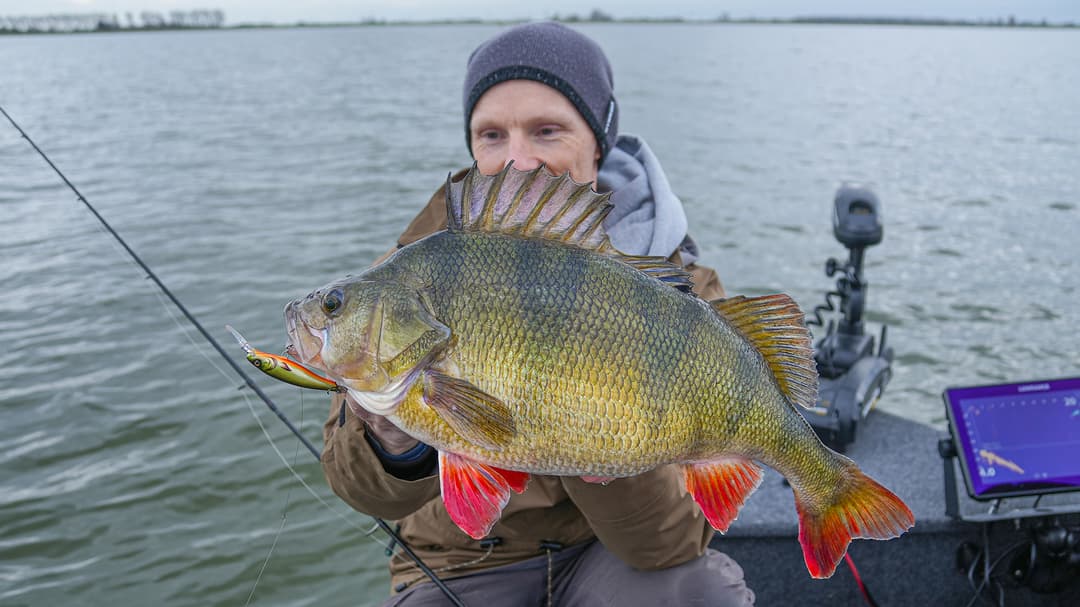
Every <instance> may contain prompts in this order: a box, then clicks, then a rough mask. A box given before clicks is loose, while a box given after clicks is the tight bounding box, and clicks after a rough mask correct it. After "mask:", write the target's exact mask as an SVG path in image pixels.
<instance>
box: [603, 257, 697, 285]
mask: <svg viewBox="0 0 1080 607" xmlns="http://www.w3.org/2000/svg"><path fill="white" fill-rule="evenodd" d="M620 259H622V260H623V261H624V262H626V263H628V264H630V265H631V266H634V267H635V268H637V269H638V270H639V271H641V272H644V273H646V274H648V275H649V276H652V277H653V278H656V279H659V280H661V281H663V282H665V283H667V284H669V285H671V286H673V287H675V288H676V289H678V290H680V291H683V292H685V293H690V292H691V291H692V290H693V289H694V281H693V280H691V279H690V272H687V271H686V269H685V268H680V267H679V266H677V265H675V264H673V263H671V262H670V261H668V260H666V259H664V258H663V257H648V256H641V257H638V256H634V255H623V256H622V257H620Z"/></svg>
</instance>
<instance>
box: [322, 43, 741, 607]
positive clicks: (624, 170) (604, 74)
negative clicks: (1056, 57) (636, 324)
mask: <svg viewBox="0 0 1080 607" xmlns="http://www.w3.org/2000/svg"><path fill="white" fill-rule="evenodd" d="M464 106H465V127H466V142H467V144H468V145H469V149H470V152H471V153H472V155H473V157H474V159H475V160H476V163H477V165H478V168H479V169H480V171H481V172H482V173H485V174H494V173H497V172H498V171H500V170H501V169H502V168H503V167H505V166H506V165H507V164H509V163H511V162H513V164H514V167H515V168H518V169H532V168H536V167H538V166H540V165H544V166H546V167H547V169H548V170H550V171H551V172H552V173H554V174H556V175H561V174H563V173H566V172H569V173H570V175H571V177H573V178H574V179H575V180H577V181H579V182H596V183H597V184H598V189H600V190H601V191H603V190H610V191H612V192H613V197H612V201H613V203H614V209H613V211H612V212H611V214H610V215H609V216H608V218H607V220H606V221H605V227H606V228H607V231H608V233H609V236H610V238H611V240H612V244H614V245H615V247H616V248H618V249H619V250H621V251H623V252H625V253H628V254H634V255H655V256H663V257H669V258H671V259H672V260H673V261H674V262H676V263H678V264H680V265H685V266H686V268H687V269H688V270H689V271H690V272H691V274H692V276H693V279H694V283H695V287H694V290H695V292H697V293H698V295H700V296H702V297H703V298H706V299H714V298H716V297H721V296H722V295H723V288H722V287H721V285H720V282H719V280H718V278H717V276H716V273H715V272H714V271H712V270H711V269H708V268H705V267H702V266H699V265H697V264H695V263H694V261H695V259H696V246H695V245H694V243H693V241H692V240H691V239H690V238H689V237H688V236H687V234H686V216H685V213H684V212H683V209H682V204H681V202H680V201H679V199H678V198H677V197H675V195H674V194H673V193H672V192H671V190H670V187H669V186H668V183H667V178H666V177H665V175H664V172H663V169H661V167H660V164H659V162H658V161H657V160H656V158H655V156H653V154H652V152H651V151H650V150H649V148H648V146H647V145H645V143H644V142H643V141H641V140H640V139H637V138H635V137H632V136H625V135H624V136H617V129H618V107H617V105H616V103H615V98H614V96H613V87H612V76H611V68H610V65H609V64H608V61H607V58H606V57H605V56H604V54H603V51H602V50H601V49H600V47H599V46H598V45H596V43H595V42H593V41H592V40H590V39H588V38H586V37H585V36H583V35H581V34H579V33H577V32H575V31H574V30H571V29H569V28H567V27H564V26H562V25H559V24H556V23H534V24H527V25H522V26H518V27H514V28H511V29H509V30H507V31H505V32H503V33H502V34H500V35H498V36H496V37H495V38H493V39H491V40H489V41H487V42H486V43H484V44H482V45H481V46H480V47H479V48H477V49H476V51H474V52H473V54H472V56H471V57H470V58H469V63H468V69H467V73H466V76H465V87H464ZM444 195H445V193H444V192H443V191H442V190H440V191H439V192H437V193H436V194H435V196H434V197H433V198H432V200H431V202H429V203H428V205H427V207H426V208H425V209H424V210H423V211H421V212H420V214H419V215H418V216H417V217H416V219H414V220H413V222H412V223H411V224H410V225H409V227H408V229H407V230H406V231H405V233H404V234H403V235H402V237H401V238H400V239H399V242H398V246H399V247H401V246H405V245H408V244H409V243H411V242H413V241H415V240H418V239H419V238H422V237H423V236H426V235H428V234H430V233H432V232H435V231H437V230H441V229H443V228H445V226H446V214H445V213H446V210H445V201H444ZM339 405H340V401H338V402H337V403H335V406H333V407H332V411H331V416H330V420H329V421H328V422H327V423H326V425H325V428H324V437H325V440H326V447H325V449H324V451H323V469H324V472H325V474H326V478H327V481H328V482H329V483H330V486H331V487H332V488H333V489H334V491H335V492H336V493H337V494H338V495H339V496H340V497H341V498H342V499H343V500H345V501H346V502H347V503H349V504H350V505H351V506H352V507H354V508H356V509H357V510H360V511H361V512H365V513H368V514H371V515H373V516H379V517H382V518H388V519H395V520H399V521H400V524H401V535H402V537H403V539H404V541H405V542H406V543H408V544H409V546H410V547H411V548H412V549H413V550H414V551H415V552H416V553H417V554H418V555H419V556H420V557H421V558H422V559H423V560H424V561H425V562H426V563H427V565H428V566H429V567H431V568H432V569H434V570H435V571H436V573H438V574H439V576H440V577H441V578H443V579H444V580H446V583H447V585H448V586H449V587H450V588H451V589H452V590H453V591H454V592H455V594H457V596H459V597H460V598H461V599H462V600H463V601H464V602H465V603H466V604H470V605H481V604H484V605H542V604H552V603H554V604H559V605H596V604H612V605H653V604H671V605H689V604H698V605H749V604H752V603H753V599H754V595H753V593H752V592H751V591H750V590H749V589H747V587H746V585H745V583H744V581H743V574H742V570H741V569H740V568H739V566H738V565H737V564H736V563H735V562H734V561H732V560H731V559H730V558H728V557H727V556H726V555H724V554H722V553H719V552H716V551H712V550H707V546H708V543H709V540H710V538H711V537H712V535H713V530H712V528H711V527H710V526H709V524H708V522H707V521H706V520H705V518H704V516H702V515H701V513H700V511H699V510H698V507H697V505H696V504H695V503H694V501H693V499H692V498H691V497H690V496H689V495H688V494H687V493H686V491H685V490H684V488H683V480H682V474H681V473H680V472H679V471H678V470H677V469H676V468H675V467H673V466H664V467H661V468H658V469H656V470H652V471H650V472H647V473H645V474H642V475H640V476H636V477H632V478H622V479H616V480H614V481H612V482H611V483H609V484H607V485H599V484H595V483H586V482H584V481H583V480H581V479H579V478H570V477H545V476H533V478H532V480H531V482H530V484H529V487H528V489H527V490H526V491H525V492H524V493H522V494H520V495H517V494H515V495H513V496H512V497H511V498H510V502H509V503H508V504H507V506H506V508H505V509H504V510H503V513H502V518H501V519H500V520H499V522H498V523H496V525H495V526H494V528H493V529H492V530H491V534H490V536H489V537H488V538H485V539H484V540H480V541H476V540H473V539H472V538H470V537H469V536H467V535H466V534H465V533H463V532H462V531H461V530H460V529H458V527H457V526H456V525H455V524H454V523H453V522H452V521H451V520H450V518H449V515H448V514H447V513H446V510H445V507H444V506H443V503H442V500H441V499H440V497H439V484H438V476H437V474H438V471H437V466H436V454H435V451H434V449H432V448H431V447H429V446H427V445H425V444H422V443H420V442H418V441H417V440H416V439H413V438H412V437H410V436H409V435H407V434H405V433H404V432H402V431H401V430H399V429H397V428H396V427H395V426H394V425H393V424H392V423H390V422H389V421H387V420H386V419H384V418H382V417H379V416H377V415H373V414H371V413H369V412H367V411H365V410H363V409H362V408H361V407H359V406H358V405H356V403H353V402H351V401H350V402H349V405H350V406H349V407H348V414H347V415H346V417H345V421H344V424H340V423H339V419H340V418H339ZM390 569H391V576H392V584H393V587H394V590H395V595H394V596H392V597H391V598H390V599H389V601H388V603H387V604H388V605H407V606H413V605H442V604H445V603H446V601H447V599H446V597H445V596H444V595H443V594H442V592H441V591H440V590H439V589H438V588H436V587H435V585H434V584H431V583H427V582H426V579H427V578H425V577H424V576H423V575H422V574H421V573H420V572H419V571H418V570H417V568H416V567H415V566H414V565H413V564H412V563H411V562H410V561H408V560H406V559H405V558H403V557H402V556H401V555H396V556H395V557H394V558H393V559H392V560H391V564H390Z"/></svg>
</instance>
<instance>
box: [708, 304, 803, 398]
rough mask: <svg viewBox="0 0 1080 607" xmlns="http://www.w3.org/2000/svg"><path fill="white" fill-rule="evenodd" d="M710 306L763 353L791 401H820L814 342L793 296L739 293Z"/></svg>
mask: <svg viewBox="0 0 1080 607" xmlns="http://www.w3.org/2000/svg"><path fill="white" fill-rule="evenodd" d="M710 305H712V307H713V309H715V310H716V311H717V312H719V313H720V314H721V315H722V316H723V317H724V318H726V319H728V320H729V321H730V322H731V324H733V325H735V328H737V329H738V330H739V332H741V333H742V334H743V335H744V336H746V338H747V339H749V340H750V343H752V344H753V345H754V347H755V348H757V349H758V351H759V352H761V354H762V355H763V356H764V357H765V361H766V362H767V363H768V364H769V368H770V369H772V372H773V375H774V376H775V377H776V381H777V382H778V383H779V384H780V389H781V390H782V391H783V392H784V395H785V396H787V397H788V400H790V401H791V402H792V403H795V404H797V405H800V406H802V407H806V408H810V407H813V406H814V405H815V404H816V403H817V393H818V374H817V365H816V364H815V363H814V346H813V342H812V341H811V339H810V331H809V330H808V329H807V328H806V323H805V321H804V318H803V313H802V310H800V309H799V306H798V305H796V303H795V302H794V301H793V300H792V299H791V298H790V297H788V296H787V295H784V294H783V293H777V294H775V295H765V296H762V297H745V296H742V295H739V296H737V297H732V298H730V299H718V300H716V301H713V302H711V303H710Z"/></svg>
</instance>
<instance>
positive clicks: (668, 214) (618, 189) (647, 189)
mask: <svg viewBox="0 0 1080 607" xmlns="http://www.w3.org/2000/svg"><path fill="white" fill-rule="evenodd" d="M597 186H598V189H599V190H600V191H601V192H605V191H610V192H612V195H611V202H612V203H613V204H614V205H615V208H614V209H612V211H611V213H610V214H609V215H608V216H607V219H605V220H604V228H605V229H607V232H608V236H609V237H610V238H611V244H613V245H614V246H615V248H616V249H618V250H620V251H622V252H623V253H626V254H628V255H650V256H655V257H670V256H671V254H672V253H674V252H675V251H676V250H678V251H679V253H680V256H681V257H682V261H683V263H684V264H690V263H693V262H694V261H695V260H697V257H698V252H697V245H696V244H695V243H694V241H693V240H691V239H690V237H689V236H688V235H687V234H686V226H687V223H686V212H685V211H684V210H683V206H682V201H680V200H679V197H678V196H676V195H675V193H674V192H672V191H671V186H670V185H669V184H668V180H667V175H665V174H664V169H663V167H661V166H660V161H659V160H657V158H656V156H655V155H654V154H653V153H652V150H651V149H649V145H648V144H647V143H645V141H644V140H643V139H641V138H640V137H637V136H636V135H628V134H623V135H619V138H618V139H617V140H616V142H615V147H614V148H612V150H611V151H610V152H609V153H608V156H607V157H606V158H605V159H604V164H603V165H602V166H601V167H600V174H599V176H598V177H597Z"/></svg>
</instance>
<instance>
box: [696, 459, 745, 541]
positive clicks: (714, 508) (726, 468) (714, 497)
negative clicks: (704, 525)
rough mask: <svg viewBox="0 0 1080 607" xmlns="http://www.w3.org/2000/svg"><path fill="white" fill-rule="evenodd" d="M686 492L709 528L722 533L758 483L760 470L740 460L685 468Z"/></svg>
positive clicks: (714, 462)
mask: <svg viewBox="0 0 1080 607" xmlns="http://www.w3.org/2000/svg"><path fill="white" fill-rule="evenodd" d="M683 473H684V474H685V476H686V490H687V491H689V492H690V495H692V496H694V501H696V502H697V503H698V506H699V507H700V508H701V511H702V512H703V513H704V514H705V518H707V519H709V524H710V525H712V526H713V528H714V529H716V530H717V531H720V532H726V531H727V530H728V527H729V526H730V525H731V522H732V521H734V520H735V518H736V517H737V516H738V515H739V509H740V508H742V505H743V502H745V501H746V498H748V497H750V494H751V493H753V492H754V489H757V486H758V485H759V484H760V483H761V466H758V465H757V464H755V463H754V462H753V461H751V460H748V459H742V458H731V459H724V460H718V461H713V462H703V463H698V464H685V465H684V466H683Z"/></svg>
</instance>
